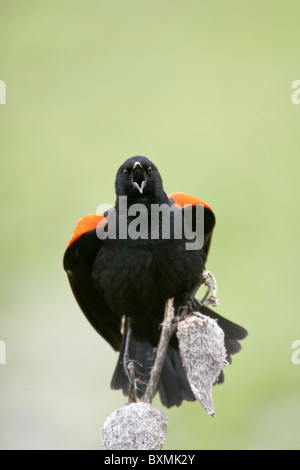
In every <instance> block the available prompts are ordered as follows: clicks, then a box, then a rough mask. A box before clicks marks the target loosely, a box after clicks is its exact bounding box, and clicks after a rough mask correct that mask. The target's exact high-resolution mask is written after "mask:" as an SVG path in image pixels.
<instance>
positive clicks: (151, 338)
mask: <svg viewBox="0 0 300 470" xmlns="http://www.w3.org/2000/svg"><path fill="white" fill-rule="evenodd" d="M115 190H116V203H115V206H114V208H112V209H111V210H109V211H108V212H106V213H105V214H104V215H102V216H96V215H92V216H87V217H84V218H83V219H81V220H80V221H79V222H78V223H77V225H76V228H75V231H74V233H73V236H72V238H71V240H70V242H69V245H68V247H67V250H66V252H65V255H64V269H65V270H66V272H67V274H68V278H69V282H70V285H71V288H72V290H73V293H74V296H75V298H76V300H77V302H78V304H79V306H80V308H81V309H82V311H83V313H84V314H85V315H86V317H87V319H88V320H89V321H90V323H91V324H92V326H93V327H94V328H95V329H96V331H97V332H98V333H99V334H100V335H101V336H102V337H103V338H104V339H105V340H106V341H108V343H109V344H110V345H111V346H112V347H113V348H114V349H115V350H117V351H120V355H119V359H118V363H117V366H116V369H115V372H114V375H113V378H112V382H111V387H112V388H113V389H122V390H123V393H124V394H125V395H128V392H129V385H130V381H129V374H128V371H127V370H126V364H127V362H128V360H130V361H134V364H135V377H136V378H137V380H136V384H137V389H136V393H137V396H138V397H141V396H142V395H143V393H144V391H145V385H146V384H147V381H148V380H149V374H150V370H151V367H152V366H153V363H154V356H155V353H154V348H155V347H156V346H157V344H158V341H159V335H160V331H161V330H160V325H161V322H162V321H163V318H164V309H165V303H166V300H167V299H170V298H174V306H175V313H176V312H178V309H179V308H180V307H181V306H183V305H185V304H186V303H187V301H188V300H191V299H193V296H194V294H195V292H196V291H197V288H198V286H199V284H200V282H201V276H202V273H203V271H204V269H205V263H206V259H207V255H208V251H209V247H210V242H211V236H212V232H213V228H214V225H215V216H214V214H213V211H212V210H211V208H210V207H209V206H208V205H207V204H205V203H203V202H202V201H200V200H199V199H197V198H195V197H193V196H190V195H188V194H185V193H174V194H172V195H170V196H167V194H166V193H165V191H164V189H163V183H162V179H161V176H160V173H159V171H158V169H157V167H156V166H155V165H154V164H153V163H152V162H151V161H150V160H148V159H147V158H146V157H142V156H136V157H132V158H129V159H128V160H126V161H125V162H124V163H123V165H121V167H120V168H119V170H118V172H117V175H116V180H115ZM174 203H176V206H175V204H174ZM185 204H187V205H188V206H187V207H186V206H184V205H185ZM201 204H202V207H204V224H202V229H203V232H204V238H203V240H202V242H203V243H201V244H199V246H198V245H194V246H193V249H188V245H187V243H194V242H195V243H197V240H196V236H195V237H194V239H192V242H191V235H193V234H194V235H195V233H196V232H195V228H196V223H197V206H198V207H199V206H200V205H201ZM153 208H155V209H156V210H157V208H160V209H161V211H158V218H156V219H155V221H154V217H153V212H152V210H153ZM171 208H172V210H170V209H171ZM168 210H169V214H168ZM164 211H165V212H164ZM156 214H157V212H156ZM168 215H169V218H168ZM164 216H166V217H164ZM185 216H186V217H185ZM178 220H179V224H178ZM185 220H188V221H189V222H188V223H185V222H184V221H185ZM176 224H177V225H176ZM188 227H189V229H190V232H188ZM184 228H186V230H184ZM179 229H180V230H181V236H180V237H179V236H177V235H176V234H177V233H178V232H177V231H178V230H179ZM180 230H179V232H180ZM200 245H201V246H200ZM195 248H196V249H195ZM198 307H200V308H199V309H198V310H200V312H201V313H202V314H204V315H207V316H209V317H212V318H215V319H217V320H218V324H219V326H220V327H221V328H222V329H223V331H224V333H225V346H226V350H227V355H228V357H227V360H228V361H229V362H230V356H231V355H232V354H235V353H236V352H238V351H239V350H240V344H239V340H241V339H243V338H245V337H246V336H247V331H246V330H245V329H244V328H242V327H241V326H239V325H236V324H235V323H233V322H231V321H229V320H226V319H225V318H223V317H221V316H220V315H218V314H217V313H215V312H214V311H213V310H211V309H209V308H208V307H207V306H202V305H200V304H199V303H198ZM223 381H224V375H223V372H221V374H220V376H219V378H218V380H217V383H222V382H223ZM158 391H159V394H160V398H161V401H162V403H163V405H165V406H166V407H171V406H174V405H177V406H179V405H180V404H181V403H182V400H189V401H192V400H195V398H194V395H193V393H192V391H191V388H190V386H189V383H188V381H187V379H186V376H185V373H184V370H183V366H182V361H181V357H180V353H179V349H178V342H177V338H176V336H175V335H174V336H173V338H172V339H171V342H170V345H169V348H168V353H167V357H166V360H165V363H164V366H163V370H162V373H161V376H160V380H159V384H158Z"/></svg>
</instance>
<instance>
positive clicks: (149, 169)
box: [147, 166, 152, 175]
mask: <svg viewBox="0 0 300 470" xmlns="http://www.w3.org/2000/svg"><path fill="white" fill-rule="evenodd" d="M147 172H148V174H149V175H150V173H152V168H151V166H149V168H148V170H147Z"/></svg>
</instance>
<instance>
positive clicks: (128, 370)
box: [123, 318, 142, 403]
mask: <svg viewBox="0 0 300 470" xmlns="http://www.w3.org/2000/svg"><path fill="white" fill-rule="evenodd" d="M126 326H127V331H126V340H125V349H124V355H123V368H124V372H125V374H126V375H127V378H128V381H129V392H128V396H129V402H130V403H132V402H135V401H136V394H135V389H136V385H135V382H136V377H135V367H134V365H135V364H136V365H138V366H139V367H142V365H141V364H139V363H138V362H137V361H135V360H134V359H131V358H130V356H129V344H130V336H131V322H130V318H127V320H126Z"/></svg>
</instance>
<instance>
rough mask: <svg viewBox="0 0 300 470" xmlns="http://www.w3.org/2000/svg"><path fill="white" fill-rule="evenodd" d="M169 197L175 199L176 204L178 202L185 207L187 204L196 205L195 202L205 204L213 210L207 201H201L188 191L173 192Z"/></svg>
mask: <svg viewBox="0 0 300 470" xmlns="http://www.w3.org/2000/svg"><path fill="white" fill-rule="evenodd" d="M168 197H170V198H172V199H174V202H175V204H178V205H179V206H180V207H183V206H184V205H185V204H187V205H192V206H194V205H195V204H203V205H204V207H206V208H207V209H209V210H210V211H212V209H211V207H209V205H208V204H206V202H204V201H201V199H198V198H197V197H195V196H191V195H190V194H186V193H172V194H169V195H168Z"/></svg>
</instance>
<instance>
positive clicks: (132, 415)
mask: <svg viewBox="0 0 300 470" xmlns="http://www.w3.org/2000/svg"><path fill="white" fill-rule="evenodd" d="M166 433H167V417H166V415H165V414H164V413H162V412H161V411H159V410H157V409H156V408H154V407H153V406H152V405H150V404H149V403H144V402H139V403H130V404H128V405H124V406H122V408H120V409H119V410H117V411H114V412H113V413H112V414H111V415H109V416H108V418H107V420H106V421H105V423H104V426H103V428H102V444H103V448H104V449H105V450H160V449H161V448H162V445H163V442H164V440H165V438H166Z"/></svg>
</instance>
